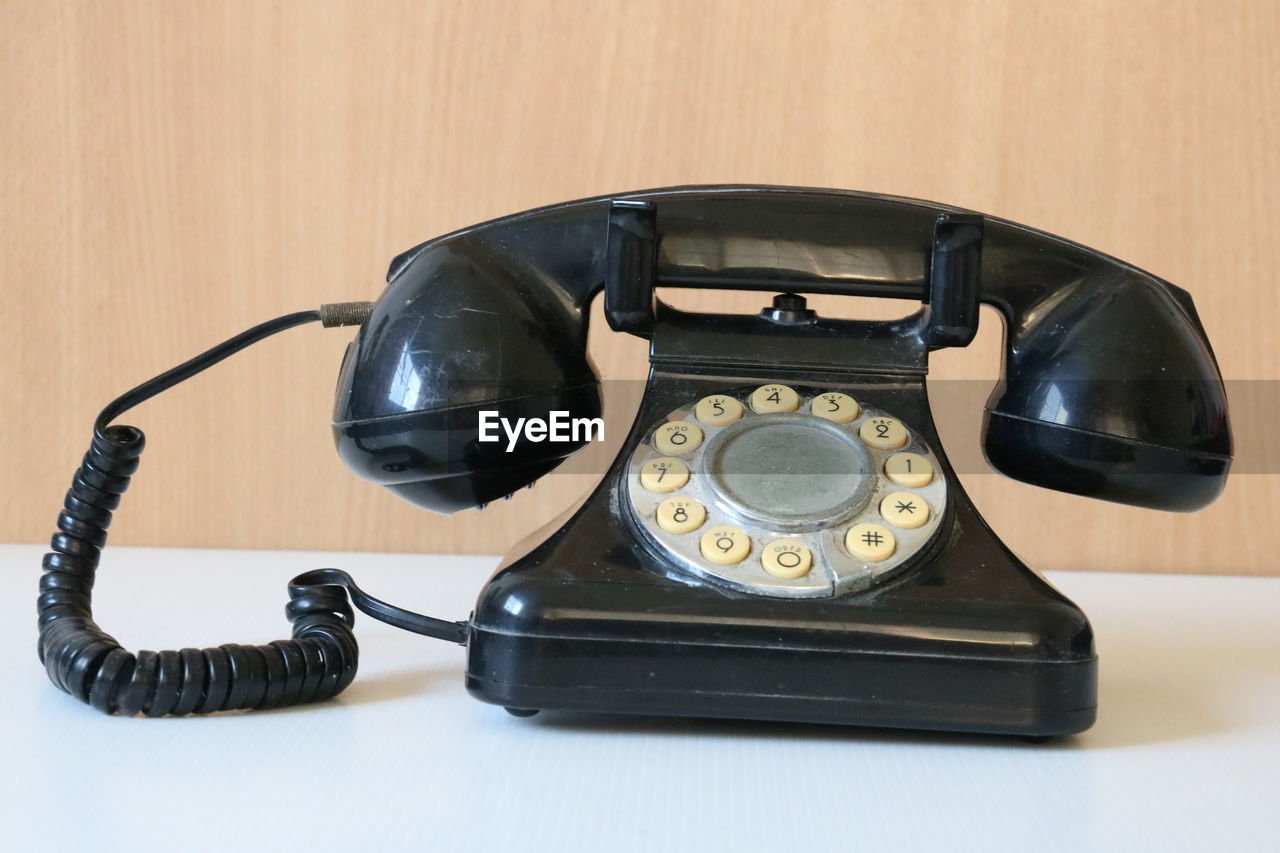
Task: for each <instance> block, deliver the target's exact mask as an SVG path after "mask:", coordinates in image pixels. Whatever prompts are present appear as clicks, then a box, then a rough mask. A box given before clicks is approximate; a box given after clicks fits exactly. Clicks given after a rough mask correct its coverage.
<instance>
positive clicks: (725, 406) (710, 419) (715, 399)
mask: <svg viewBox="0 0 1280 853" xmlns="http://www.w3.org/2000/svg"><path fill="white" fill-rule="evenodd" d="M693 414H694V417H696V418H697V419H698V420H700V421H702V422H703V423H704V424H706V425H707V426H724V425H725V424H731V423H733V422H734V421H736V420H737V419H738V418H740V417H742V404H741V403H739V402H738V401H737V400H735V399H733V398H732V397H726V396H725V395H724V394H712V395H711V396H710V397H703V398H702V399H701V400H699V401H698V405H697V406H695V407H694V409H693Z"/></svg>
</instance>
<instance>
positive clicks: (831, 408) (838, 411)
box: [810, 391, 862, 424]
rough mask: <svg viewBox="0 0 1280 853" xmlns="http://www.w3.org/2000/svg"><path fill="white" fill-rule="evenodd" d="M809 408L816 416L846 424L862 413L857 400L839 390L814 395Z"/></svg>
mask: <svg viewBox="0 0 1280 853" xmlns="http://www.w3.org/2000/svg"><path fill="white" fill-rule="evenodd" d="M810 410H811V411H812V412H813V413H814V414H815V415H817V416H818V417H820V418H825V419H826V420H829V421H831V422H832V423H837V424H847V423H849V422H850V421H854V420H857V418H858V415H860V414H862V407H861V406H859V405H858V401H857V400H855V399H853V398H852V397H850V396H849V395H848V394H841V393H840V392H839V391H828V392H826V393H825V394H819V395H818V396H816V397H814V398H813V404H812V405H811V406H810Z"/></svg>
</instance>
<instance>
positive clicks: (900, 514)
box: [880, 492, 929, 530]
mask: <svg viewBox="0 0 1280 853" xmlns="http://www.w3.org/2000/svg"><path fill="white" fill-rule="evenodd" d="M880 517H881V518H883V519H884V520H885V521H887V522H889V523H890V524H892V525H893V526H894V527H905V528H907V529H908V530H914V529H915V528H917V527H920V526H922V525H923V524H924V523H925V522H926V521H928V520H929V505H928V504H927V503H925V502H924V498H922V497H920V496H919V495H913V494H911V492H894V493H893V494H891V495H887V496H886V497H885V499H884V500H882V501H880Z"/></svg>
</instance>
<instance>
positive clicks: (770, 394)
mask: <svg viewBox="0 0 1280 853" xmlns="http://www.w3.org/2000/svg"><path fill="white" fill-rule="evenodd" d="M751 408H752V409H753V410H754V411H756V412H759V413H760V414H762V415H763V414H767V413H768V412H794V411H795V410H796V409H798V408H800V395H799V394H797V393H796V392H795V391H793V390H792V389H790V388H788V387H787V386H786V385H761V386H760V387H759V388H757V389H756V390H754V391H752V392H751Z"/></svg>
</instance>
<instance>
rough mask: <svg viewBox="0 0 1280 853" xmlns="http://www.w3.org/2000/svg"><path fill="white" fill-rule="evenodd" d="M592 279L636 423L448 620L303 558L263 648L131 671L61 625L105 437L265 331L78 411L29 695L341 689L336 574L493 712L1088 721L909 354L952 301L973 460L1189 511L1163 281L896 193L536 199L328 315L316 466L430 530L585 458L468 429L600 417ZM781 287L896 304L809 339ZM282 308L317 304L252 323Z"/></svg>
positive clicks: (1217, 412) (817, 322) (311, 695)
mask: <svg viewBox="0 0 1280 853" xmlns="http://www.w3.org/2000/svg"><path fill="white" fill-rule="evenodd" d="M659 287H697V288H713V289H714V288H731V289H735V290H758V291H764V292H767V293H772V294H774V295H773V297H772V299H771V300H770V304H769V305H767V306H765V307H764V308H763V309H762V310H761V311H760V313H759V314H758V315H754V316H731V315H717V314H700V313H689V312H684V311H679V310H676V309H675V308H672V307H671V306H668V305H666V304H664V303H663V302H662V301H661V300H659V299H658V298H657V297H656V289H657V288H659ZM601 291H603V294H604V313H605V316H606V318H607V320H608V322H609V325H610V326H611V328H612V329H614V330H615V331H619V332H626V333H630V334H633V335H639V336H641V337H644V338H646V339H648V340H649V341H650V362H651V370H650V374H649V380H648V385H647V386H646V391H645V395H644V399H643V401H642V403H641V406H640V410H639V413H638V415H637V417H636V420H635V423H634V425H633V427H632V429H631V432H630V435H629V436H628V437H627V439H626V441H625V442H624V445H623V449H622V451H621V453H620V454H619V456H618V458H617V459H616V460H615V461H614V462H613V464H612V465H611V467H610V468H609V470H608V472H607V473H606V474H605V475H604V477H603V478H602V479H601V480H600V482H599V483H598V485H597V486H596V487H595V488H594V490H593V491H592V492H591V493H590V494H589V495H588V496H587V497H586V498H585V499H584V501H583V502H582V503H581V504H580V505H579V506H577V507H576V508H575V509H574V510H572V511H570V512H569V513H568V514H567V517H566V518H564V519H562V520H560V521H558V522H557V523H556V524H553V525H551V526H549V527H548V528H546V529H544V530H542V531H539V532H538V533H537V534H535V535H534V536H533V537H531V540H529V541H526V542H525V543H522V544H521V545H520V546H517V548H516V549H515V550H513V552H512V553H511V554H509V555H508V557H507V558H506V559H505V560H504V563H503V566H502V567H501V568H500V570H499V571H498V572H497V573H496V574H495V575H494V577H493V578H492V579H491V580H490V581H489V583H488V584H487V585H486V587H485V589H484V590H483V591H482V592H481V594H480V598H479V601H478V603H477V605H476V609H475V611H474V612H473V614H472V616H471V618H470V619H469V620H467V621H465V622H446V621H443V620H434V619H429V618H428V617H424V616H419V615H418V614H413V613H410V612H408V611H403V610H400V609H399V608H394V607H392V606H390V605H387V604H385V603H383V602H379V601H377V600H376V599H373V598H371V597H369V596H367V595H365V594H364V593H363V592H361V591H360V590H359V589H358V588H356V587H355V585H354V583H352V582H351V580H350V578H348V577H346V576H345V575H344V574H343V573H341V572H337V571H336V570H321V571H320V572H312V573H308V574H307V575H304V576H302V577H300V578H298V579H295V581H294V582H293V584H292V585H291V588H290V592H291V598H292V599H293V600H292V602H291V604H290V609H289V615H290V618H291V620H292V621H293V622H294V639H293V640H289V641H281V642H277V643H273V644H271V645H269V646H256V647H249V646H223V647H220V648H219V649H206V650H203V651H196V650H184V651H183V652H158V653H154V652H141V653H138V655H136V656H135V655H132V654H131V653H129V652H126V651H124V650H123V649H120V648H119V646H118V645H116V644H115V643H114V640H111V639H110V637H108V636H106V635H105V634H103V633H102V632H101V631H100V630H99V629H98V628H97V626H96V625H94V624H93V622H92V617H91V613H90V611H89V596H88V589H89V586H91V583H92V576H93V569H94V568H95V567H96V562H97V553H98V549H99V548H100V547H101V545H102V544H103V541H104V540H105V526H106V522H108V521H109V518H110V510H112V509H114V507H115V503H116V502H118V498H119V495H120V494H121V493H122V492H123V490H124V487H125V486H127V482H128V476H129V475H130V474H132V471H133V468H134V467H136V460H137V454H138V453H139V452H140V450H141V434H140V433H139V432H138V431H137V430H135V429H134V428H132V427H119V426H111V425H110V422H111V420H112V419H114V417H116V416H117V415H118V414H120V412H122V411H123V410H124V409H125V408H128V407H129V405H132V404H133V403H134V402H138V401H140V399H145V398H146V397H147V396H150V394H152V393H156V392H157V391H158V390H162V389H163V387H168V385H170V384H173V383H174V382H176V381H181V380H182V379H184V378H186V377H187V376H189V375H192V374H193V373H195V372H198V371H199V370H201V369H203V368H204V367H206V366H208V365H209V364H211V363H214V362H216V361H217V360H220V359H221V358H222V357H225V356H226V355H228V354H230V352H233V351H235V349H238V348H240V347H241V346H244V345H247V344H248V343H251V342H252V340H256V339H257V337H263V336H265V335H266V334H271V333H272V332H273V331H276V330H278V328H277V327H274V326H272V324H264V326H262V327H258V328H257V329H256V330H251V331H250V332H249V333H245V335H242V336H240V338H237V339H233V340H232V341H230V342H228V344H225V345H223V348H217V349H215V350H213V351H210V353H206V354H205V356H201V357H198V358H197V359H195V360H193V362H189V363H188V364H187V365H184V366H183V367H181V368H177V369H175V371H170V373H168V374H164V375H163V376H162V377H159V378H158V380H156V381H153V383H148V384H147V385H144V386H140V388H139V389H135V391H134V392H130V394H129V395H125V397H123V398H121V400H118V401H116V403H113V404H112V406H110V407H108V409H107V410H106V411H104V412H103V415H102V416H101V417H100V418H99V422H98V426H97V430H96V434H95V444H94V449H92V450H91V451H90V454H89V455H88V456H87V457H86V465H85V467H84V468H82V470H81V472H79V473H78V474H77V478H76V481H75V484H74V485H73V489H72V492H71V493H69V494H68V502H67V505H66V507H65V509H64V513H63V515H62V516H61V517H60V519H59V528H60V530H61V533H59V534H58V535H56V536H55V539H54V551H53V552H52V553H51V554H50V555H48V556H47V557H46V561H45V568H46V573H45V576H44V581H43V583H42V596H41V602H40V607H41V654H42V659H43V660H44V662H45V664H46V667H47V668H48V669H49V672H50V676H51V678H53V680H54V682H55V683H56V684H58V685H59V686H60V687H62V688H63V689H64V690H67V691H68V692H70V693H72V694H73V695H77V696H78V697H79V698H81V699H83V700H85V701H87V702H90V703H91V704H93V705H95V706H96V707H98V708H100V709H102V710H106V711H117V712H123V713H137V712H138V711H142V712H144V713H148V714H153V715H159V714H166V713H186V712H191V711H196V712H202V711H211V710H221V709H225V708H233V707H236V708H246V707H263V706H268V705H272V704H281V703H287V702H301V701H309V700H313V699H319V698H327V697H329V696H332V695H335V694H336V693H337V692H339V691H340V690H341V689H342V688H343V687H345V685H346V684H347V683H348V682H349V681H350V679H351V677H352V676H353V675H354V670H355V649H356V647H355V640H354V636H353V635H352V634H351V630H350V625H351V621H352V610H351V607H350V606H349V604H348V602H347V597H346V594H345V593H344V592H343V588H344V587H345V588H346V591H347V593H349V594H350V595H351V596H352V600H353V602H354V603H355V605H356V607H358V608H359V609H361V610H363V611H365V612H366V613H369V614H370V615H373V616H375V618H380V619H384V620H386V621H390V622H393V623H394V624H398V625H400V626H401V627H405V628H408V629H409V630H416V631H419V632H421V633H425V634H429V635H431V636H435V637H439V638H442V639H447V640H451V641H453V642H457V643H460V644H462V645H465V646H466V649H467V675H466V684H467V689H468V690H469V691H470V692H471V693H472V694H473V695H475V696H476V697H477V698H480V699H482V700H484V701H486V702H491V703H494V704H499V705H502V706H505V707H506V708H507V709H508V710H510V711H512V712H513V713H517V714H528V713H533V712H536V711H539V710H543V709H571V710H583V711H598V712H619V713H642V714H666V715H687V716H709V717H724V718H752V719H776V720H791V721H813V722H828V723H848V724H861V725H876V726H895V727H916V728H933V729H950V730H959V731H975V732H996V733H1008V734H1020V735H1026V736H1033V737H1043V736H1051V735H1061V734H1068V733H1072V732H1078V731H1082V730H1083V729H1085V728H1087V727H1088V726H1089V725H1091V724H1092V722H1093V720H1094V716H1095V713H1096V678H1097V659H1096V656H1095V654H1094V650H1093V640H1092V632H1091V629H1090V627H1089V623H1088V621H1087V619H1086V618H1085V617H1084V615H1083V614H1082V613H1081V612H1080V610H1079V609H1078V608H1076V606H1075V605H1074V604H1072V603H1071V602H1070V601H1068V600H1067V599H1066V598H1064V597H1063V596H1062V595H1061V594H1059V593H1058V592H1057V591H1056V590H1054V589H1053V588H1052V587H1050V586H1049V585H1048V584H1047V583H1046V582H1045V581H1043V580H1042V579H1041V578H1040V577H1039V576H1038V575H1036V574H1035V573H1034V572H1032V571H1031V570H1030V569H1028V568H1027V567H1026V566H1025V565H1024V564H1023V563H1022V562H1021V561H1019V560H1018V559H1017V557H1015V556H1014V555H1013V554H1012V553H1010V552H1009V551H1008V549H1007V548H1005V547H1004V545H1003V544H1002V543H1001V542H1000V541H999V539H997V537H996V536H995V534H994V533H993V532H992V531H991V530H990V528H989V527H987V525H986V524H985V523H984V522H983V521H982V519H981V517H980V516H979V515H978V513H977V511H976V509H975V508H974V506H973V504H972V503H971V502H970V500H969V498H968V496H967V495H966V494H965V493H964V490H963V489H962V488H961V486H960V484H959V482H958V480H957V478H956V476H955V472H954V471H953V470H952V468H951V465H950V463H949V462H948V460H947V457H946V455H945V453H944V452H943V449H942V445H941V442H940V440H939V438H938V436H937V434H936V431H935V428H934V425H933V419H932V416H931V413H930V409H929V402H928V398H927V395H926V388H925V374H926V372H927V363H928V354H929V352H930V351H932V350H935V349H940V348H943V347H953V346H965V345H967V344H968V343H969V342H970V341H971V340H972V338H973V336H974V334H975V331H976V328H977V323H978V306H979V304H980V303H987V304H990V305H992V306H994V307H995V308H996V309H997V311H998V312H999V314H1000V315H1001V316H1002V317H1003V320H1004V323H1005V327H1006V347H1005V355H1004V371H1003V373H1004V375H1003V377H1002V379H1001V380H1000V382H999V383H998V384H997V386H996V388H995V390H994V392H993V393H992V395H991V397H990V399H989V400H988V402H987V406H986V411H985V413H984V425H983V447H984V451H985V453H986V456H987V458H988V459H989V460H990V462H991V464H992V465H993V466H994V467H995V468H996V469H997V470H999V471H1001V472H1003V473H1005V474H1007V475H1009V476H1011V477H1014V478H1016V479H1020V480H1023V481H1026V482H1029V483H1033V484H1035V485H1040V486H1044V487H1047V488H1051V489H1057V490H1060V491H1066V492H1071V493H1075V494H1080V495H1086V496H1090V497H1097V498H1102V499H1105V500H1112V501H1119V502H1122V503H1129V504H1134V505H1138V506H1147V507H1152V508H1157V509H1165V510H1178V511H1190V510H1194V509H1198V508H1200V507H1202V506H1205V505H1207V504H1208V503H1210V502H1211V501H1212V500H1213V499H1214V498H1216V496H1217V495H1218V494H1219V493H1220V491H1221V490H1222V488H1223V485H1224V482H1225V478H1226V475H1227V471H1228V468H1229V466H1230V462H1231V438H1230V432H1229V428H1228V424H1227V408H1226V397H1225V392H1224V390H1223V386H1222V381H1221V377H1220V375H1219V373H1218V368H1217V365H1216V363H1215V361H1214V357H1213V353H1212V351H1211V349H1210V347H1209V343H1208V341H1207V339H1206V337H1205V333H1204V330H1203V328H1202V327H1201V325H1200V321H1199V319H1198V317H1197V315H1196V312H1195V308H1194V306H1193V305H1192V302H1191V299H1190V297H1189V296H1188V295H1187V294H1186V293H1185V292H1183V291H1181V290H1179V289H1177V288H1175V287H1173V286H1172V285H1170V284H1168V283H1166V282H1164V281H1161V280H1160V279H1157V278H1155V277H1154V276H1151V275H1149V274H1147V273H1144V272H1142V271H1140V270H1137V269H1135V268H1133V267H1131V266H1129V265H1126V264H1124V263H1122V262H1120V261H1118V260H1116V259H1114V258H1110V257H1108V256H1105V255H1102V254H1100V253H1097V252H1094V251H1091V250H1089V249H1086V248H1084V247H1081V246H1078V245H1076V244H1073V243H1069V242H1067V241H1064V240H1061V239H1059V238H1056V237H1052V236H1050V235H1048V234H1045V233H1043V232H1039V231H1035V230H1033V229H1030V228H1026V227H1023V226H1020V225H1016V224H1013V223H1010V222H1006V221H1002V220H998V219H994V218H991V217H983V216H981V215H978V214H974V213H972V212H969V211H964V210H960V209H957V208H950V207H946V206H942V205H937V204H932V203H927V202H921V201H915V200H909V199H901V198H894V197H888V196H880V195H870V194H865V193H854V192H840V191H833V190H812V189H790V188H775V187H749V186H748V187H734V186H727V187H684V188H675V189H666V190H656V191H648V192H639V193H630V194H626V195H622V196H615V197H601V198H595V199H587V200H583V201H577V202H570V203H567V204H561V205H555V206H551V207H546V208H541V209H537V210H533V211H529V212H526V213H521V214H517V215H513V216H508V217H504V218H502V219H498V220H494V221H491V222H488V223H485V224H482V225H478V226H475V227H473V228H469V229H465V230H463V231H459V232H455V233H453V234H450V235H446V236H444V237H440V238H437V239H435V240H431V241H429V242H427V243H424V244H422V245H420V246H418V247H416V248H414V249H412V250H410V251H408V252H406V253H404V254H402V255H400V256H399V257H397V258H396V259H395V260H394V261H393V262H392V264H391V269H390V272H389V274H388V287H387V289H386V291H385V292H384V293H383V295H382V297H381V298H380V299H379V300H378V301H377V302H376V303H375V304H373V305H372V306H370V307H368V308H365V309H352V308H350V307H349V306H348V307H347V308H346V309H345V310H346V311H348V312H353V313H352V316H351V317H350V318H349V319H354V320H356V321H357V322H359V323H360V324H361V328H360V331H359V333H358V335H357V337H356V339H355V340H354V341H353V342H352V344H351V345H350V346H349V347H348V350H347V353H346V355H345V357H344V360H343V364H342V368H341V372H340V376H339V381H338V393H337V399H336V403H335V411H334V418H333V429H334V434H335V438H336V441H337V445H338V450H339V453H340V454H341V456H342V458H343V460H344V461H345V462H346V463H347V464H348V465H349V466H350V467H351V468H352V469H353V470H355V471H356V473H358V474H359V475H361V476H362V477H364V478H366V479H369V480H372V481H373V482H376V483H380V484H382V485H385V486H386V487H388V488H389V489H391V490H392V491H393V492H395V493H396V494H397V495H399V496H400V497H402V498H404V499H406V500H408V501H411V502H413V503H415V504H417V505H419V506H422V507H425V508H427V509H431V510H434V511H437V512H446V513H451V512H455V511H457V510H460V509H465V508H469V507H474V506H482V505H483V504H485V503H487V502H489V501H491V500H494V499H495V498H499V497H504V496H507V495H509V494H511V493H512V492H514V491H516V490H517V489H520V488H522V487H524V486H527V485H530V484H532V483H533V482H534V481H536V480H537V479H538V478H539V477H541V476H542V475H543V474H545V473H547V472H548V471H550V470H552V469H553V468H555V467H556V466H557V465H558V464H559V463H560V462H561V461H563V459H564V458H565V457H567V456H568V455H569V454H571V453H572V452H573V451H574V450H576V449H578V448H579V447H581V446H582V443H583V441H584V440H585V439H580V438H571V439H570V440H567V441H562V442H555V441H549V440H534V439H533V438H531V437H529V436H525V437H522V438H513V440H512V441H510V442H506V441H497V442H494V441H486V440H482V439H483V438H484V436H483V434H482V433H483V429H484V424H485V420H484V419H485V417H491V418H493V419H496V420H505V421H509V422H515V421H517V420H518V419H521V418H524V419H543V420H546V419H549V418H553V417H554V416H555V414H556V413H559V414H561V415H566V416H567V417H569V418H571V419H575V420H577V419H581V420H583V421H584V422H589V421H591V420H592V419H594V418H597V417H598V416H599V414H600V411H601V398H600V391H599V380H598V377H597V376H596V374H595V370H594V368H593V366H592V365H591V363H590V361H589V359H588V357H587V354H586V334H587V317H588V309H589V306H590V303H591V301H592V300H593V298H594V297H595V296H596V295H597V294H598V293H600V292H601ZM806 293H826V294H848V295H860V296H880V297H888V298H899V299H908V300H916V301H918V302H920V303H921V306H920V308H919V310H917V311H916V312H914V313H913V314H911V315H910V316H907V317H904V318H902V319H898V320H892V321H865V320H848V319H830V318H824V317H820V316H818V315H817V314H816V313H815V312H814V311H812V310H810V309H809V308H808V307H807V303H806V300H805V299H804V296H803V294H806ZM337 313H338V312H336V311H334V310H332V309H330V310H329V314H330V315H333V316H336V314H337ZM314 319H326V320H329V319H332V316H327V317H324V318H322V317H321V316H320V315H319V314H317V313H315V312H305V316H304V315H291V318H281V320H279V321H274V322H275V323H276V324H279V328H283V327H287V326H288V325H294V324H296V323H299V322H306V321H308V320H314ZM335 322H337V321H336V320H335ZM269 327H270V328H269ZM255 332H256V333H257V337H254V333H255ZM183 368H186V370H185V371H184V370H183ZM160 380H164V381H163V382H161V381H160ZM157 383H158V384H157ZM131 395H132V396H131Z"/></svg>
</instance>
